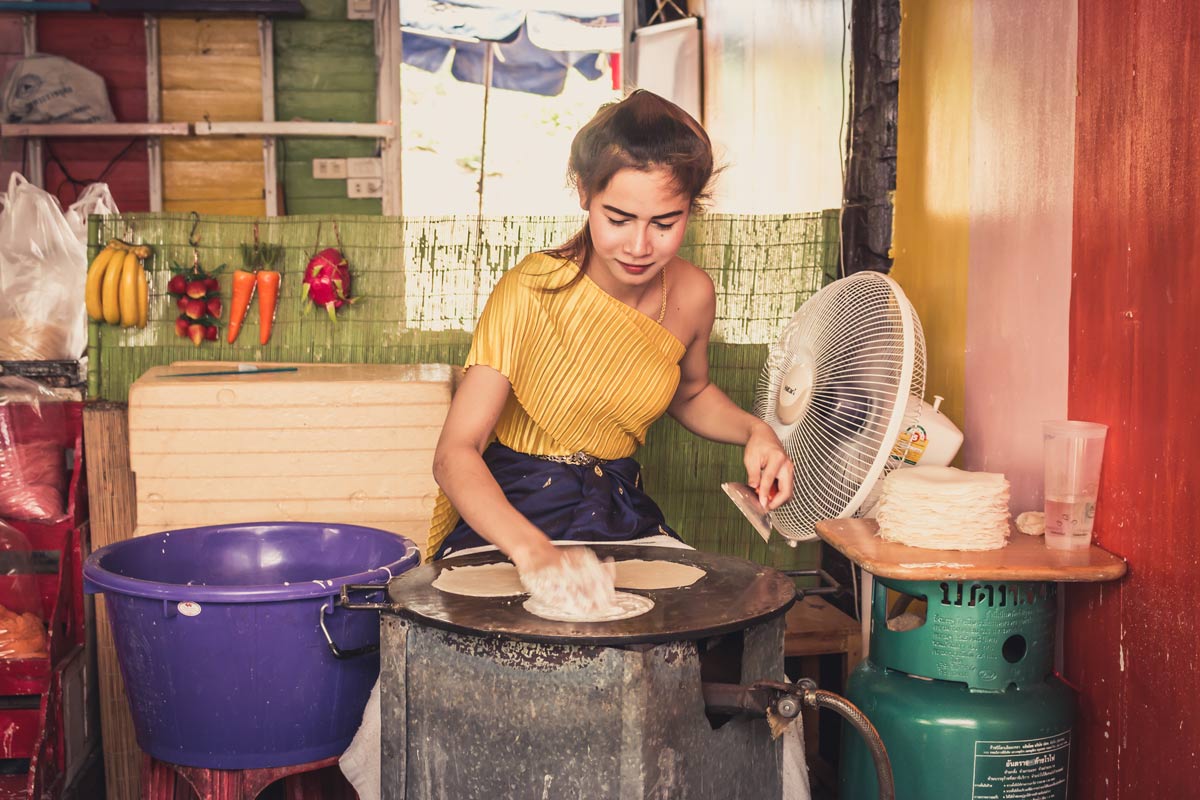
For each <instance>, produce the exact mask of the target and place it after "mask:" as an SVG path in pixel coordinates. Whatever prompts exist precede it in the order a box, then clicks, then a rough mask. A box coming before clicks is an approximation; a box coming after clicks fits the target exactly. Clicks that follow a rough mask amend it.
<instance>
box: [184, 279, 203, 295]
mask: <svg viewBox="0 0 1200 800" xmlns="http://www.w3.org/2000/svg"><path fill="white" fill-rule="evenodd" d="M206 294H208V287H207V286H205V285H204V281H200V280H196V281H189V282H188V285H187V296H188V297H195V298H200V297H204V295H206Z"/></svg>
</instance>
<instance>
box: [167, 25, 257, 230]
mask: <svg viewBox="0 0 1200 800" xmlns="http://www.w3.org/2000/svg"><path fill="white" fill-rule="evenodd" d="M159 42H160V53H161V58H160V60H159V65H160V68H161V73H160V74H161V80H162V117H163V121H165V122H196V121H198V120H203V119H205V118H207V119H210V120H212V121H214V122H220V121H238V122H248V121H254V120H261V119H262V58H261V54H260V53H259V46H258V23H257V22H256V21H255V20H253V19H244V18H239V19H215V18H205V19H199V20H196V19H179V18H173V17H164V18H163V19H162V20H160V22H159ZM263 173H264V170H263V159H262V142H261V141H259V140H258V139H226V138H220V137H217V138H211V139H210V138H207V137H206V138H198V139H188V140H175V139H169V140H166V141H164V142H163V210H165V211H193V210H194V211H198V212H200V213H202V214H251V215H260V214H264V213H266V204H265V201H264V199H263V187H264V183H263Z"/></svg>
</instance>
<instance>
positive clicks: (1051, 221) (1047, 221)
mask: <svg viewBox="0 0 1200 800" xmlns="http://www.w3.org/2000/svg"><path fill="white" fill-rule="evenodd" d="M1076 5H1077V0H975V6H974V14H973V16H974V24H973V27H974V48H973V49H974V56H973V58H972V69H973V72H974V78H973V84H974V86H973V91H972V98H971V155H970V175H971V221H970V251H971V264H970V278H969V281H968V284H969V286H968V291H967V339H966V354H965V358H966V369H965V384H966V394H965V400H966V402H965V408H964V411H963V424H964V429H963V433H964V434H965V438H964V440H963V451H962V452H963V458H962V460H963V466H965V467H966V468H967V469H973V470H982V471H985V472H1002V473H1004V474H1005V476H1007V477H1008V480H1009V483H1010V485H1011V490H1012V491H1011V508H1012V510H1013V512H1014V513H1020V512H1022V511H1027V510H1030V509H1040V508H1041V507H1042V483H1043V480H1042V420H1047V419H1061V418H1063V417H1064V416H1066V413H1067V346H1068V329H1069V316H1070V314H1069V311H1070V309H1069V306H1070V299H1071V215H1072V191H1073V182H1074V171H1073V165H1074V154H1075V61H1076V47H1075V34H1076ZM1035 387H1036V390H1034V388H1035Z"/></svg>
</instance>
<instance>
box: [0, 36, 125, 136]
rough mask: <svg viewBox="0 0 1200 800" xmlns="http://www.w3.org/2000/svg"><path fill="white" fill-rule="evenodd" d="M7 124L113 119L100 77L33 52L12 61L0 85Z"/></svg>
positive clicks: (70, 63) (69, 62) (64, 61)
mask: <svg viewBox="0 0 1200 800" xmlns="http://www.w3.org/2000/svg"><path fill="white" fill-rule="evenodd" d="M0 103H2V104H3V120H4V121H5V122H8V123H17V122H23V123H39V122H115V121H116V119H117V118H116V116H115V115H114V114H113V110H112V104H111V103H109V102H108V90H107V89H106V88H105V86H104V79H103V78H101V77H100V76H99V75H97V74H96V73H94V72H92V71H91V70H90V69H87V68H85V67H81V66H79V65H78V64H76V63H74V62H73V61H68V60H67V59H65V58H63V57H62V56H52V55H47V54H45V53H34V54H33V55H31V56H27V57H25V58H22V59H21V60H20V61H17V62H16V63H15V64H13V65H12V66H11V67H10V68H9V70H8V74H7V75H6V76H5V77H4V85H3V86H2V87H0Z"/></svg>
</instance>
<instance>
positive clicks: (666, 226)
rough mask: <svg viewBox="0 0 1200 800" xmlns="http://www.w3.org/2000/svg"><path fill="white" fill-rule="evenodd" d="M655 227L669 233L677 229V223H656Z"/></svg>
mask: <svg viewBox="0 0 1200 800" xmlns="http://www.w3.org/2000/svg"><path fill="white" fill-rule="evenodd" d="M654 227H656V228H658V229H659V230H660V231H669V230H671V228H674V227H675V223H674V222H656V223H654Z"/></svg>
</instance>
